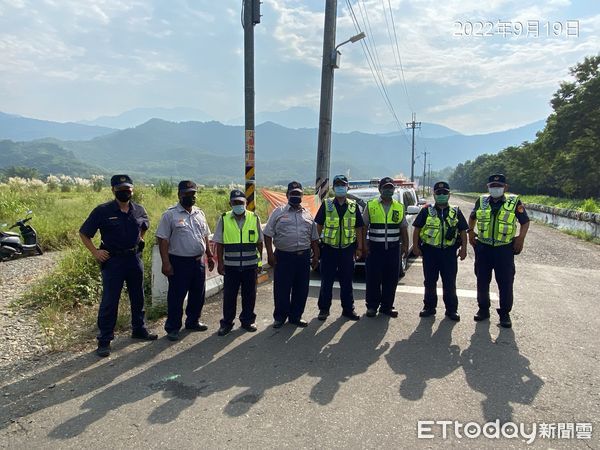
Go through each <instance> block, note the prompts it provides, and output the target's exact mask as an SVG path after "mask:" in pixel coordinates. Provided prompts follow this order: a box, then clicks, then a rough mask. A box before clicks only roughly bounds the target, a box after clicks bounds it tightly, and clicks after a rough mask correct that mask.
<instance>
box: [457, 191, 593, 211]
mask: <svg viewBox="0 0 600 450" xmlns="http://www.w3.org/2000/svg"><path fill="white" fill-rule="evenodd" d="M455 195H459V196H463V197H468V198H472V199H477V198H479V196H480V195H481V194H477V193H474V192H460V193H456V194H455ZM519 198H520V199H521V201H522V202H523V203H531V204H536V205H545V206H552V207H555V208H564V209H573V210H576V211H584V212H592V213H600V199H597V198H588V199H569V198H561V197H550V196H548V195H520V196H519Z"/></svg>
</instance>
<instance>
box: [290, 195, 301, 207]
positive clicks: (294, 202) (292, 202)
mask: <svg viewBox="0 0 600 450" xmlns="http://www.w3.org/2000/svg"><path fill="white" fill-rule="evenodd" d="M288 203H289V204H290V205H292V206H298V205H299V204H300V203H302V197H298V196H293V197H290V198H289V199H288Z"/></svg>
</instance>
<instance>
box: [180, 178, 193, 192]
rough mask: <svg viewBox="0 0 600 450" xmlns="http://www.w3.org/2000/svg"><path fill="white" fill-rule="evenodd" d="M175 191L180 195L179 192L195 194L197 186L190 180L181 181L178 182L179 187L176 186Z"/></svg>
mask: <svg viewBox="0 0 600 450" xmlns="http://www.w3.org/2000/svg"><path fill="white" fill-rule="evenodd" d="M177 190H178V191H179V192H180V193H181V192H197V191H198V186H196V183H194V182H193V181H190V180H181V181H180V182H179V185H178V186H177Z"/></svg>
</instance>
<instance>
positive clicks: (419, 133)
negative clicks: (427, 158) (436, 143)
mask: <svg viewBox="0 0 600 450" xmlns="http://www.w3.org/2000/svg"><path fill="white" fill-rule="evenodd" d="M387 126H388V127H389V128H390V129H394V128H397V127H398V126H397V125H396V126H394V124H393V123H390V124H389V125H387ZM380 134H381V135H382V136H400V135H402V134H406V135H407V136H412V130H405V131H404V132H401V131H393V132H391V133H380ZM459 135H461V133H459V132H458V131H456V130H453V129H451V128H448V127H445V126H444V125H438V124H437V123H429V122H422V123H421V129H416V130H415V137H416V138H422V137H423V138H442V137H447V136H459Z"/></svg>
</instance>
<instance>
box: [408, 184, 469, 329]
mask: <svg viewBox="0 0 600 450" xmlns="http://www.w3.org/2000/svg"><path fill="white" fill-rule="evenodd" d="M433 198H434V200H435V203H434V204H433V205H425V206H424V207H423V209H421V212H420V213H419V214H418V215H417V217H416V219H415V220H414V222H413V227H414V230H413V252H414V254H415V255H416V256H423V276H424V278H425V279H424V281H423V284H424V285H425V296H424V298H423V303H424V307H423V310H422V311H421V312H420V313H419V316H420V317H429V316H433V315H434V314H435V312H436V307H437V281H438V277H439V276H440V275H441V276H442V285H443V299H444V305H445V307H446V317H448V318H449V319H450V320H454V321H456V322H458V321H459V320H460V315H459V314H458V297H457V296H456V275H457V273H458V261H457V257H460V260H461V261H462V260H464V259H465V258H466V257H467V230H468V229H469V225H467V220H466V219H465V216H464V215H463V213H462V211H461V210H460V209H459V208H458V206H450V204H449V203H448V200H449V199H450V185H449V184H448V183H446V182H445V181H438V182H437V183H435V184H434V185H433ZM459 237H460V239H459ZM457 252H458V255H457Z"/></svg>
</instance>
